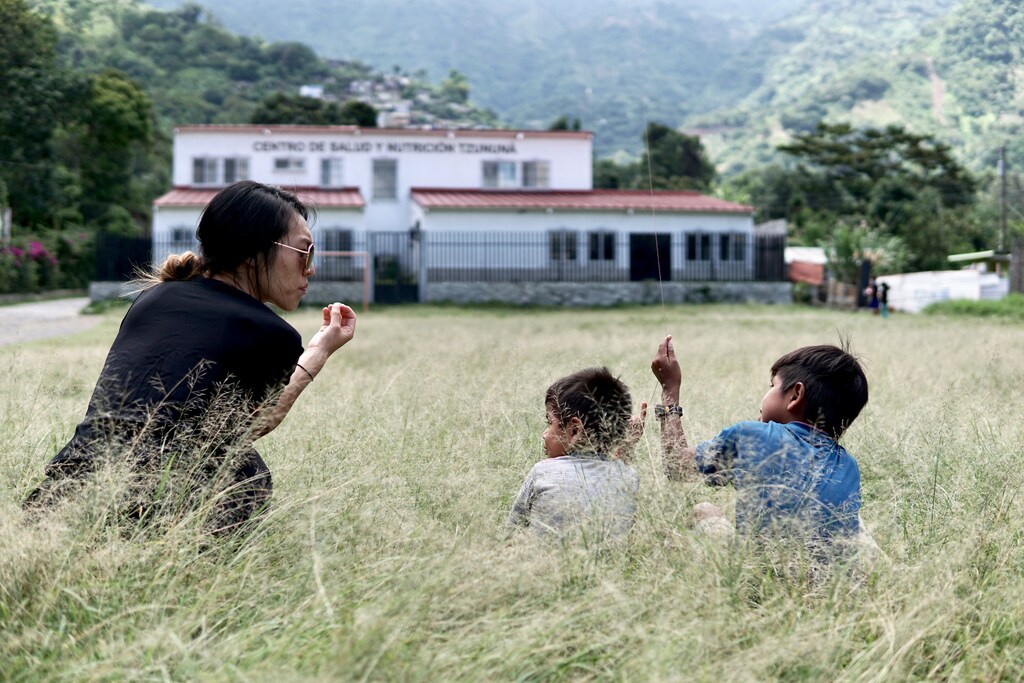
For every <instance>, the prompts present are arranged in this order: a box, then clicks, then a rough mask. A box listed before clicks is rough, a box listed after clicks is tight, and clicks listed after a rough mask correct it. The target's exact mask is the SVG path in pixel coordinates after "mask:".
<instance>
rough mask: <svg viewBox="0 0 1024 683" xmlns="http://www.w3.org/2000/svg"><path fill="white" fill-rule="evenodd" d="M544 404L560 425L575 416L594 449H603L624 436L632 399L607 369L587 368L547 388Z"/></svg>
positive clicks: (606, 448) (624, 386) (620, 382)
mask: <svg viewBox="0 0 1024 683" xmlns="http://www.w3.org/2000/svg"><path fill="white" fill-rule="evenodd" d="M544 404H545V405H546V406H547V407H548V408H550V409H551V411H552V412H553V413H554V414H555V415H556V416H557V417H558V421H559V422H560V423H561V424H563V425H564V424H566V423H567V422H569V421H570V420H571V419H572V418H574V417H578V418H579V419H580V422H582V423H583V428H584V429H586V431H587V437H588V438H589V439H590V442H591V443H592V444H593V445H594V447H595V448H597V449H599V450H601V451H605V450H608V449H610V448H611V447H612V446H614V445H615V443H616V442H618V441H621V440H622V439H623V438H624V437H625V436H626V428H627V427H628V425H629V417H630V411H631V410H632V409H633V401H632V399H631V398H630V396H629V389H628V388H627V387H626V385H625V384H623V383H622V381H621V380H619V379H618V378H617V377H613V376H612V373H611V372H609V371H608V368H588V369H586V370H580V371H579V372H574V373H572V374H571V375H568V376H567V377H563V378H561V379H559V380H557V381H556V382H555V383H554V384H552V385H551V386H550V387H548V391H547V394H546V395H545V397H544Z"/></svg>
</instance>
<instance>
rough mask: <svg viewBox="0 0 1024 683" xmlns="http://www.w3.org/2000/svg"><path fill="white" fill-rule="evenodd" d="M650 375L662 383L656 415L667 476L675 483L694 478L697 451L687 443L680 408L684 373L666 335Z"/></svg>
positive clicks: (652, 364)
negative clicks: (660, 401)
mask: <svg viewBox="0 0 1024 683" xmlns="http://www.w3.org/2000/svg"><path fill="white" fill-rule="evenodd" d="M651 372H653V373H654V376H655V377H656V378H657V380H658V382H660V383H661V400H662V403H663V404H664V405H663V407H662V408H661V409H660V410H658V411H656V415H657V417H658V422H660V423H661V454H662V458H663V459H664V463H665V474H666V475H668V478H669V479H674V480H682V481H686V480H692V479H695V478H696V474H697V466H696V461H695V458H696V450H695V449H693V448H691V447H690V446H689V445H688V444H687V443H686V434H685V433H683V421H682V409H681V408H679V407H678V406H679V390H680V387H681V385H682V383H683V372H682V370H681V369H680V368H679V361H678V360H676V352H675V349H674V348H673V346H672V335H667V336H666V337H665V339H664V341H662V342H661V344H659V345H658V352H657V353H656V354H655V356H654V360H652V361H651Z"/></svg>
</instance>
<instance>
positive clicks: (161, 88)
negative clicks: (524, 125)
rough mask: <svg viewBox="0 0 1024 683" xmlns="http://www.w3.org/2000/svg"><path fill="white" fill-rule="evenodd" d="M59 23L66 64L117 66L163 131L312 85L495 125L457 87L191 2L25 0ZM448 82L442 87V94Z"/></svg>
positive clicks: (431, 117)
mask: <svg viewBox="0 0 1024 683" xmlns="http://www.w3.org/2000/svg"><path fill="white" fill-rule="evenodd" d="M29 2H30V3H31V4H33V5H34V6H35V7H36V8H37V9H38V11H40V12H41V13H42V14H43V15H44V16H47V17H49V18H50V19H51V20H52V21H53V23H54V25H55V26H56V29H57V32H58V35H59V41H58V52H59V53H60V55H61V57H62V59H63V61H64V63H65V64H66V65H67V66H68V67H69V68H72V69H75V70H78V71H84V72H90V71H101V70H103V69H117V70H118V71H121V72H123V73H124V74H126V75H127V76H129V77H130V78H132V79H133V80H135V81H136V82H137V83H138V84H139V85H140V86H141V87H142V88H143V89H144V90H145V91H146V93H147V95H148V96H149V97H150V98H151V99H152V100H153V105H154V108H155V110H156V112H157V115H158V117H159V119H160V122H161V124H163V128H164V129H165V131H166V130H167V129H168V128H169V126H170V125H173V124H179V123H244V122H247V121H249V120H250V117H251V116H252V114H253V111H254V110H255V109H256V108H257V105H258V104H259V103H260V102H262V101H263V100H264V99H266V98H267V97H269V96H271V95H273V94H274V93H278V92H283V93H287V94H289V95H297V94H298V91H299V88H300V86H302V85H305V84H317V85H320V86H322V87H323V89H324V94H325V95H326V96H327V97H328V98H330V99H334V100H338V101H345V100H346V99H349V98H351V97H357V96H359V95H360V94H365V93H367V92H372V91H381V92H386V93H389V94H393V95H394V96H395V97H396V98H397V95H398V94H399V92H404V95H405V96H407V97H408V98H410V99H415V100H416V101H417V111H416V112H413V117H412V118H413V121H414V122H418V123H432V122H434V121H439V122H440V123H442V124H449V125H465V126H472V125H490V126H493V125H496V124H497V123H498V120H497V119H496V117H495V116H494V115H493V114H491V113H490V112H484V111H482V110H479V109H477V108H475V107H473V106H471V105H470V104H469V103H467V102H465V101H464V100H465V97H464V95H463V93H462V92H461V86H459V84H457V83H456V84H454V86H451V84H446V83H445V82H443V81H442V82H441V83H440V84H438V85H436V86H431V85H429V84H426V83H419V82H416V81H415V79H411V78H405V77H399V76H398V75H395V74H384V73H381V72H380V71H379V70H377V69H375V68H373V67H372V66H369V65H367V64H363V63H361V62H358V61H344V60H326V59H323V58H321V57H320V56H319V55H317V54H316V53H315V52H314V51H313V50H312V48H310V47H309V46H307V45H305V44H303V43H299V42H288V41H277V42H270V41H264V40H263V39H261V38H258V37H248V36H237V35H235V34H233V33H232V32H230V31H229V30H227V29H226V28H223V27H222V26H220V24H219V23H217V22H216V21H215V20H211V18H210V17H208V16H207V15H206V13H205V12H204V11H203V10H202V8H200V7H199V6H198V5H186V6H183V7H180V8H178V9H177V10H174V11H163V10H158V9H154V8H152V7H149V6H146V5H144V4H142V2H140V0H29ZM446 86H451V87H448V89H447V90H446Z"/></svg>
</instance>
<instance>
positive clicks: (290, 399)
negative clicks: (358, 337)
mask: <svg viewBox="0 0 1024 683" xmlns="http://www.w3.org/2000/svg"><path fill="white" fill-rule="evenodd" d="M323 314H324V323H323V325H321V326H320V330H319V331H318V332H317V333H316V334H314V335H313V338H312V339H310V340H309V345H308V346H306V350H305V351H303V352H302V355H301V356H299V361H298V363H296V364H295V370H294V371H292V376H291V377H290V378H289V380H288V384H287V385H286V386H285V388H284V390H283V391H282V392H281V396H280V397H279V398H278V399H277V403H275V404H274V407H273V408H271V409H270V411H269V412H268V413H266V415H265V416H264V419H263V421H262V422H260V423H259V427H258V429H257V431H256V438H259V437H261V436H264V435H266V434H269V433H270V432H272V431H274V429H275V428H276V427H277V426H278V425H279V424H281V422H282V421H283V420H284V418H285V415H287V414H288V411H289V410H291V408H292V406H293V405H294V404H295V400H296V399H297V398H298V397H299V394H301V393H302V390H303V389H305V388H306V387H307V386H309V385H310V384H311V383H312V382H313V378H314V377H316V376H317V375H318V374H320V371H321V370H322V369H323V367H324V365H326V364H327V359H328V358H330V357H331V355H332V354H333V353H334V352H335V351H337V350H338V349H340V348H341V347H342V346H344V345H345V344H347V343H348V342H350V341H351V340H352V337H354V336H355V333H356V314H355V311H353V310H352V309H351V308H349V307H348V306H346V305H345V304H339V303H333V304H331V305H330V306H325V307H324V311H323Z"/></svg>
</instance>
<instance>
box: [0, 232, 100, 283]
mask: <svg viewBox="0 0 1024 683" xmlns="http://www.w3.org/2000/svg"><path fill="white" fill-rule="evenodd" d="M93 245H94V239H93V236H92V235H91V234H89V233H85V232H82V233H49V234H44V235H39V236H31V237H21V238H18V239H16V240H14V241H13V243H12V244H10V245H8V246H5V247H2V248H0V294H14V293H16V294H22V293H32V292H41V291H47V290H54V289H81V288H84V287H87V286H88V284H89V277H90V275H91V273H92V263H93Z"/></svg>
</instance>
